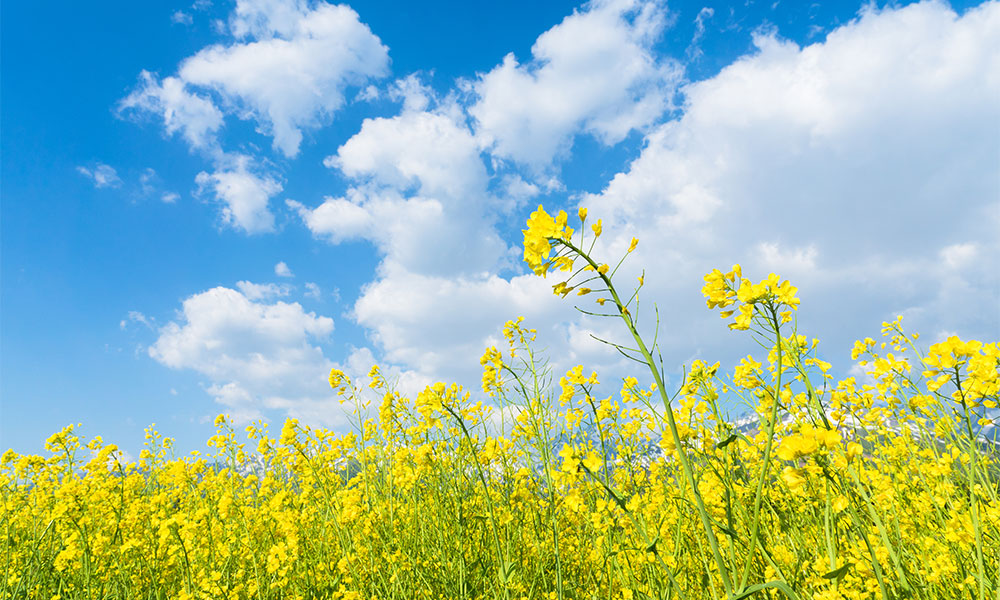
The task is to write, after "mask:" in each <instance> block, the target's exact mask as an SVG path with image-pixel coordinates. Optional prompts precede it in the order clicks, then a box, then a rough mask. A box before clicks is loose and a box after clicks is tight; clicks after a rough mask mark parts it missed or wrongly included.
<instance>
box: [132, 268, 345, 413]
mask: <svg viewBox="0 0 1000 600" xmlns="http://www.w3.org/2000/svg"><path fill="white" fill-rule="evenodd" d="M239 287H240V288H241V290H242V292H241V291H238V290H234V289H230V288H226V287H216V288H213V289H210V290H207V291H204V292H201V293H198V294H195V295H193V296H191V297H189V298H187V299H186V300H184V302H183V306H182V309H181V311H180V312H179V314H178V315H177V319H176V320H174V321H171V322H170V323H168V324H167V325H165V326H164V327H162V328H160V330H159V337H158V339H157V340H156V342H155V343H153V344H152V345H151V346H150V347H149V355H150V356H151V357H152V358H153V359H155V360H156V361H158V362H160V363H161V364H163V365H165V366H167V367H170V368H172V369H190V370H193V371H196V372H197V373H199V374H201V375H202V376H204V377H205V378H206V379H207V381H206V390H207V391H208V393H209V394H211V395H212V396H213V397H214V398H215V400H216V401H217V402H219V403H221V404H222V405H224V406H225V407H226V408H227V412H229V413H230V414H232V415H233V416H234V417H236V418H238V419H241V420H249V419H253V418H258V417H260V416H261V415H262V412H263V411H267V410H275V411H279V412H283V413H286V414H289V415H292V416H296V415H297V414H301V413H302V412H305V413H308V414H309V415H310V416H311V418H312V419H314V420H318V422H321V423H327V424H336V423H342V422H343V416H342V411H341V410H340V406H339V404H338V403H337V400H336V399H335V396H334V395H333V394H331V393H330V390H329V387H328V386H327V384H326V376H327V374H328V373H329V370H330V369H331V368H332V367H333V365H334V363H333V362H332V361H330V360H329V359H327V358H326V357H325V356H324V355H323V351H322V349H321V348H320V347H319V346H318V345H317V343H318V342H322V341H323V340H326V339H327V338H329V336H330V334H331V333H332V332H333V327H334V324H333V320H332V319H330V318H328V317H324V316H319V315H316V314H315V313H312V312H306V311H305V310H304V309H303V308H302V307H301V306H300V305H299V304H298V303H287V302H283V301H280V300H278V301H274V300H273V297H274V295H275V294H273V293H270V292H267V293H263V294H257V293H256V292H259V291H262V290H264V289H265V288H266V287H267V286H259V287H254V286H253V284H249V283H248V282H241V284H240V285H239ZM247 292H249V295H248V294H247ZM277 295H281V294H280V293H279V294H277ZM251 296H253V297H251Z"/></svg>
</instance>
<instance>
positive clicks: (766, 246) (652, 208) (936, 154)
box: [581, 2, 1000, 352]
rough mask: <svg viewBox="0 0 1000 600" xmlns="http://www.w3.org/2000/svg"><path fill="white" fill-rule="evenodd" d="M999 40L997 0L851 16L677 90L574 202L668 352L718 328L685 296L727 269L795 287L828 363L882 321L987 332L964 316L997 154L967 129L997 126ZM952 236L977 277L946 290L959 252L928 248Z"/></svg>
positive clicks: (989, 217) (986, 236)
mask: <svg viewBox="0 0 1000 600" xmlns="http://www.w3.org/2000/svg"><path fill="white" fill-rule="evenodd" d="M998 34H1000V5H998V4H996V3H989V4H985V5H983V6H981V7H979V8H975V9H971V10H969V11H967V12H966V13H965V14H964V15H962V16H959V15H957V14H956V13H954V12H953V11H952V10H951V9H949V8H948V7H947V6H945V5H943V4H940V3H935V2H929V3H921V4H914V5H910V6H907V7H905V8H900V9H885V10H877V9H873V8H868V9H865V10H864V11H862V13H861V14H860V15H859V17H858V19H857V20H855V21H853V22H851V23H849V24H847V25H845V26H843V27H841V28H839V29H837V30H835V31H833V32H831V33H830V34H829V36H828V37H827V39H826V40H825V41H823V42H821V43H816V44H813V45H810V46H807V47H799V46H797V45H796V44H794V43H791V42H788V41H783V40H781V39H780V38H778V37H777V35H776V34H773V33H772V34H766V35H764V34H761V35H758V36H757V37H756V39H755V44H756V51H755V52H754V53H753V54H752V55H749V56H745V57H743V58H741V59H740V60H738V61H736V62H735V63H734V64H732V65H730V66H728V67H727V68H725V69H723V70H722V72H721V73H719V74H718V75H717V76H715V77H713V78H711V79H708V80H705V81H700V82H696V83H692V84H690V85H688V86H687V87H686V88H685V89H684V94H685V98H686V101H685V104H684V112H683V115H682V116H681V118H679V119H678V120H676V121H671V122H669V123H666V124H664V125H662V126H660V127H658V128H656V129H655V130H654V131H652V132H651V133H650V134H649V135H648V137H647V139H646V144H645V147H644V149H643V151H642V153H641V155H640V156H639V157H638V158H637V159H636V160H635V161H634V162H633V163H632V164H631V165H630V166H629V168H628V169H627V170H626V171H625V172H623V173H620V174H619V175H617V176H616V177H615V178H614V179H613V180H612V181H611V182H610V184H609V185H608V186H607V188H606V189H605V190H603V191H602V192H601V193H599V194H592V195H589V196H587V197H585V198H583V199H582V200H581V204H584V205H588V206H589V207H590V209H591V212H592V214H595V215H602V216H604V217H605V229H606V230H609V231H611V232H612V233H611V235H610V236H609V238H610V239H609V243H615V242H617V243H618V244H619V245H620V244H621V243H622V242H623V240H625V239H627V238H628V237H630V236H631V235H637V236H638V237H639V238H640V239H641V240H642V243H641V245H640V251H641V252H640V254H639V256H638V257H637V259H638V260H637V262H638V263H642V262H645V263H646V264H647V265H648V264H652V263H653V262H654V261H655V263H656V264H657V273H656V274H655V275H654V276H651V277H648V278H647V281H648V282H649V283H650V284H651V285H652V286H653V287H652V288H651V289H650V291H651V292H653V293H654V295H655V296H656V297H657V299H658V300H660V302H661V305H663V306H668V307H670V308H671V309H672V311H673V314H674V316H673V318H672V322H673V323H674V324H675V326H676V327H678V328H679V329H680V330H681V331H684V330H686V333H679V335H680V336H681V337H682V338H685V339H684V340H683V342H682V343H681V344H680V345H681V346H682V347H683V346H690V344H691V342H692V341H695V340H701V341H700V342H696V343H706V344H707V343H709V342H708V340H707V338H705V337H704V336H703V335H702V334H701V333H699V332H701V331H704V330H708V331H710V330H712V329H718V323H717V320H712V321H714V322H712V321H710V320H709V317H708V316H707V315H705V316H701V317H699V316H698V315H699V314H702V313H704V312H705V311H704V309H703V307H702V306H703V305H702V302H701V300H700V299H699V298H698V297H697V294H692V293H690V292H691V289H692V288H694V287H695V286H696V285H697V282H698V281H699V278H700V275H701V274H702V273H705V272H707V271H708V270H710V269H712V268H715V267H728V266H729V265H730V264H732V263H733V262H737V261H740V262H743V263H744V266H745V269H744V272H745V273H747V272H749V273H754V275H755V276H760V277H763V276H766V274H767V273H768V272H769V271H772V270H773V271H777V272H779V273H781V274H787V275H788V276H789V277H793V278H794V281H795V282H796V283H797V284H799V286H800V288H802V290H803V291H802V294H803V297H804V304H803V318H804V319H806V322H805V326H804V327H805V329H806V330H807V331H810V332H811V333H815V334H817V335H819V337H821V338H828V341H830V342H832V344H833V348H834V349H835V351H837V350H840V349H843V347H844V346H845V345H846V344H848V343H849V342H850V340H849V339H848V338H847V337H846V336H848V335H851V336H858V335H862V336H863V335H866V332H869V331H872V330H873V329H874V328H875V327H877V325H878V323H880V322H881V321H882V320H883V319H886V318H890V317H892V316H894V314H896V313H897V312H900V313H902V312H906V313H907V314H909V315H912V316H913V320H912V321H911V323H910V325H911V326H913V327H915V328H917V329H921V330H924V331H934V330H937V329H939V328H943V327H944V325H943V324H944V323H954V322H955V321H956V320H958V321H960V323H955V324H956V325H959V326H961V327H962V329H963V331H965V332H966V334H967V335H979V336H982V335H986V334H988V332H989V331H991V330H992V331H995V330H996V327H997V319H996V314H995V313H994V314H989V311H985V312H984V311H981V310H980V311H977V310H975V309H974V308H972V306H973V305H975V303H979V304H980V305H989V304H990V303H991V302H992V303H995V301H996V294H997V290H998V289H1000V278H998V276H997V275H996V273H998V272H1000V270H998V269H996V257H997V256H1000V246H998V245H997V242H996V235H995V233H996V231H997V227H998V218H997V213H998V212H1000V211H998V210H997V203H996V199H997V197H998V196H1000V190H998V185H997V179H996V175H995V157H996V155H997V151H998V142H997V138H996V136H994V135H984V134H983V133H982V132H983V129H982V128H983V127H984V125H985V124H987V123H991V124H993V125H994V126H995V125H996V124H997V123H1000V105H998V104H997V103H996V101H995V99H996V98H997V97H1000V77H998V76H997V73H1000V51H998V49H997V46H996V44H995V42H994V41H993V40H995V39H996V38H997V35H998ZM942 211H947V214H948V215H949V216H948V218H947V219H937V218H935V217H933V215H935V214H941V213H942ZM902 232H907V234H905V235H904V234H902ZM616 235H617V236H618V238H617V240H616V239H615V236H616ZM956 238H957V239H962V240H966V241H965V242H963V244H975V247H981V248H983V249H985V248H989V251H988V252H987V253H984V254H983V256H988V257H992V260H991V261H990V260H989V259H987V262H992V263H993V268H992V269H987V270H989V271H990V273H991V274H987V273H983V274H981V276H979V277H978V278H976V279H972V278H962V277H961V276H960V275H954V276H945V274H944V272H943V271H942V269H941V264H942V263H944V264H946V265H950V266H952V267H954V266H955V265H958V264H962V263H964V261H965V260H967V258H966V257H968V256H969V254H970V250H969V247H967V246H963V245H957V246H948V247H947V248H945V249H944V250H939V249H940V248H942V247H944V246H946V245H948V241H949V240H954V239H956ZM746 267H749V268H746ZM955 290H962V292H961V294H958V293H955ZM845 352H846V351H845Z"/></svg>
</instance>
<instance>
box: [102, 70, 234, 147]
mask: <svg viewBox="0 0 1000 600" xmlns="http://www.w3.org/2000/svg"><path fill="white" fill-rule="evenodd" d="M139 82H140V84H139V88H138V89H136V90H135V91H133V92H132V93H131V94H129V95H128V96H126V97H125V98H124V99H123V100H122V101H121V102H119V104H118V110H119V112H122V113H124V112H128V111H130V110H135V111H140V112H149V113H154V114H158V115H161V116H162V118H163V126H164V128H165V129H166V131H167V135H173V134H174V133H177V132H181V136H182V137H183V138H184V139H185V140H186V141H187V142H188V144H190V145H191V147H192V148H196V149H209V150H210V149H213V148H214V147H215V146H216V144H217V141H216V134H217V133H218V131H219V129H220V128H221V127H222V124H223V119H222V111H220V110H219V109H218V108H216V106H215V104H213V103H212V101H211V100H210V99H209V98H206V97H204V96H199V95H197V94H195V93H192V92H190V91H188V89H187V87H186V85H185V83H184V82H183V81H182V80H180V79H178V78H177V77H167V78H165V79H164V80H163V81H158V80H157V78H156V76H155V75H153V74H152V73H150V72H149V71H142V73H140V74H139Z"/></svg>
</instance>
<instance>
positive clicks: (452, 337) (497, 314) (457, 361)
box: [354, 267, 565, 385]
mask: <svg viewBox="0 0 1000 600" xmlns="http://www.w3.org/2000/svg"><path fill="white" fill-rule="evenodd" d="M550 284H551V282H547V281H545V280H542V279H541V278H537V277H535V276H533V275H532V276H520V277H515V278H513V279H512V280H510V281H508V280H505V279H503V278H500V277H497V276H487V277H479V278H472V277H440V276H429V275H420V274H415V273H411V272H409V271H405V270H402V269H396V268H393V267H390V272H387V273H384V274H383V277H381V278H380V279H379V280H377V281H374V282H372V283H371V284H369V285H367V286H366V287H365V288H364V290H363V291H362V294H361V297H360V298H359V299H358V301H357V303H356V304H355V306H354V317H355V318H356V319H357V321H358V323H360V324H361V325H363V326H365V327H367V328H368V329H369V331H370V332H371V335H372V339H373V340H374V341H375V342H376V343H378V345H379V346H380V347H381V348H382V349H383V350H384V353H385V357H386V359H387V360H389V361H390V362H393V363H396V364H401V365H406V366H407V367H409V368H412V369H414V370H416V371H418V372H420V373H424V374H427V375H428V376H431V377H434V376H437V377H444V376H446V375H449V376H453V377H454V375H456V374H459V373H461V374H466V375H468V374H470V373H474V372H476V371H477V370H478V369H479V368H480V367H479V362H478V357H479V356H480V355H481V354H482V352H483V349H484V348H485V347H486V346H487V345H488V344H490V343H492V344H497V343H499V341H498V340H497V337H498V336H499V333H500V330H501V329H502V327H503V323H504V321H506V320H507V319H513V318H516V317H518V316H525V317H526V318H528V319H529V322H530V323H529V324H532V323H533V324H535V325H538V324H541V323H545V322H547V321H550V320H551V321H560V320H561V319H559V317H558V316H559V315H560V314H563V313H564V312H565V311H563V310H562V307H561V306H560V303H559V302H558V300H557V299H556V298H555V297H554V296H552V293H551V288H550V287H549V286H550ZM501 339H502V338H501ZM459 380H460V381H474V380H469V379H459ZM470 385H471V384H470Z"/></svg>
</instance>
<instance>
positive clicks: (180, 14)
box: [170, 10, 194, 25]
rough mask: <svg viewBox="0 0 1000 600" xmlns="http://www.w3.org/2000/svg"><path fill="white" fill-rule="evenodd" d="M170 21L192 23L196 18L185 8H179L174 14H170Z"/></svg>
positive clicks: (179, 23)
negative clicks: (184, 9)
mask: <svg viewBox="0 0 1000 600" xmlns="http://www.w3.org/2000/svg"><path fill="white" fill-rule="evenodd" d="M170 22H171V23H176V24H178V25H190V24H191V23H193V22H194V19H192V18H191V15H189V14H188V13H186V12H184V11H183V10H177V11H174V14H172V15H170Z"/></svg>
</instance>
